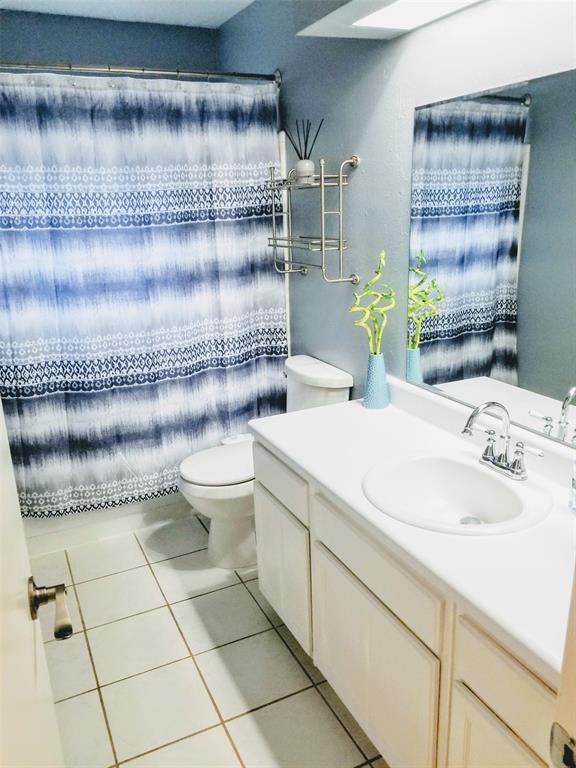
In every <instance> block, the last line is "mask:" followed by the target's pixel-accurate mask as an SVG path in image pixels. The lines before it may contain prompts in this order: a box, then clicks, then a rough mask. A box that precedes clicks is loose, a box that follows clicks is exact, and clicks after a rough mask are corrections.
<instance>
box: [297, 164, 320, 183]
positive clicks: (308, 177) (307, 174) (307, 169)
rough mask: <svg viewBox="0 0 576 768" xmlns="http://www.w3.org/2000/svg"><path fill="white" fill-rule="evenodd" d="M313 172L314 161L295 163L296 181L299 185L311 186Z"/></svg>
mask: <svg viewBox="0 0 576 768" xmlns="http://www.w3.org/2000/svg"><path fill="white" fill-rule="evenodd" d="M315 170H316V169H315V167H314V160H297V161H296V179H297V180H298V181H299V182H300V183H301V184H312V183H313V181H314V172H315Z"/></svg>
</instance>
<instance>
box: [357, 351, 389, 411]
mask: <svg viewBox="0 0 576 768" xmlns="http://www.w3.org/2000/svg"><path fill="white" fill-rule="evenodd" d="M363 403H364V408H386V406H387V405H389V404H390V392H389V391H388V382H387V380H386V366H385V364H384V355H383V354H382V353H380V354H379V355H372V354H371V355H369V356H368V372H367V374H366V386H365V388H364V401H363Z"/></svg>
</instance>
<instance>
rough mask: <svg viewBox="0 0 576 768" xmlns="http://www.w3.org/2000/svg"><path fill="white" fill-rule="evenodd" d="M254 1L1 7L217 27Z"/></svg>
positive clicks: (4, 2) (42, 0) (94, 1)
mask: <svg viewBox="0 0 576 768" xmlns="http://www.w3.org/2000/svg"><path fill="white" fill-rule="evenodd" d="M252 2H253V0H0V9H4V10H10V11H34V12H37V13H56V14H62V15H64V16H88V17H90V18H93V19H113V20H114V21H146V22H152V23H156V24H179V25H182V26H185V27H212V28H216V27H219V26H220V25H221V24H224V22H225V21H228V19H230V18H232V16H235V15H236V14H237V13H238V12H239V11H241V10H243V9H244V8H246V7H247V6H248V5H250V4H251V3H252Z"/></svg>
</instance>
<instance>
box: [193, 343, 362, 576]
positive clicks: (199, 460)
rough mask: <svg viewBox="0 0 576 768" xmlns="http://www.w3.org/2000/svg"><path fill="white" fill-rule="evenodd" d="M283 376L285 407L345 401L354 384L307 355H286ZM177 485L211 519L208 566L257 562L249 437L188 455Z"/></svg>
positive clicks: (349, 376)
mask: <svg viewBox="0 0 576 768" xmlns="http://www.w3.org/2000/svg"><path fill="white" fill-rule="evenodd" d="M286 377H287V410H288V411H299V410H303V409H304V408H314V407H316V406H319V405H331V404H333V403H340V402H344V401H346V400H348V398H349V396H350V388H351V387H352V384H353V383H354V382H353V379H352V376H351V375H350V374H349V373H346V371H342V370H340V369H339V368H335V367H334V366H333V365H329V364H328V363H324V362H322V361H321V360H317V359H316V358H314V357H309V356H308V355H294V356H293V357H289V358H288V359H287V360H286ZM178 485H179V488H180V492H181V493H182V495H183V496H184V498H185V499H186V500H187V501H188V502H189V503H190V504H191V506H192V507H193V508H194V509H195V510H196V512H199V513H200V514H202V515H204V516H205V517H208V518H210V533H209V536H208V556H209V558H210V561H211V563H212V565H215V566H217V567H219V568H245V567H248V566H253V565H256V537H255V532H254V461H253V458H252V438H251V436H250V435H239V436H235V437H233V438H228V439H227V440H226V441H225V444H223V445H218V446H216V447H215V448H208V449H206V450H203V451H198V452H197V453H194V454H192V455H191V456H188V457H187V458H186V459H184V461H183V462H182V463H181V464H180V477H179V483H178Z"/></svg>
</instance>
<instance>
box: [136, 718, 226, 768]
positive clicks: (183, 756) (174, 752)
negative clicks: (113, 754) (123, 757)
mask: <svg viewBox="0 0 576 768" xmlns="http://www.w3.org/2000/svg"><path fill="white" fill-rule="evenodd" d="M126 766H127V768H128V766H129V768H240V761H239V760H238V758H237V757H236V753H235V752H234V750H233V748H232V746H231V744H230V740H229V739H228V737H227V736H226V733H225V732H224V728H222V727H218V728H211V729H210V730H209V731H204V733H198V734H197V735H196V736H191V737H190V738H189V739H184V740H183V741H178V742H176V744H171V745H170V746H168V747H163V748H162V749H158V750H156V751H155V752H150V753H149V754H147V755H143V756H142V757H139V758H137V759H136V760H130V762H128V763H126Z"/></svg>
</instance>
